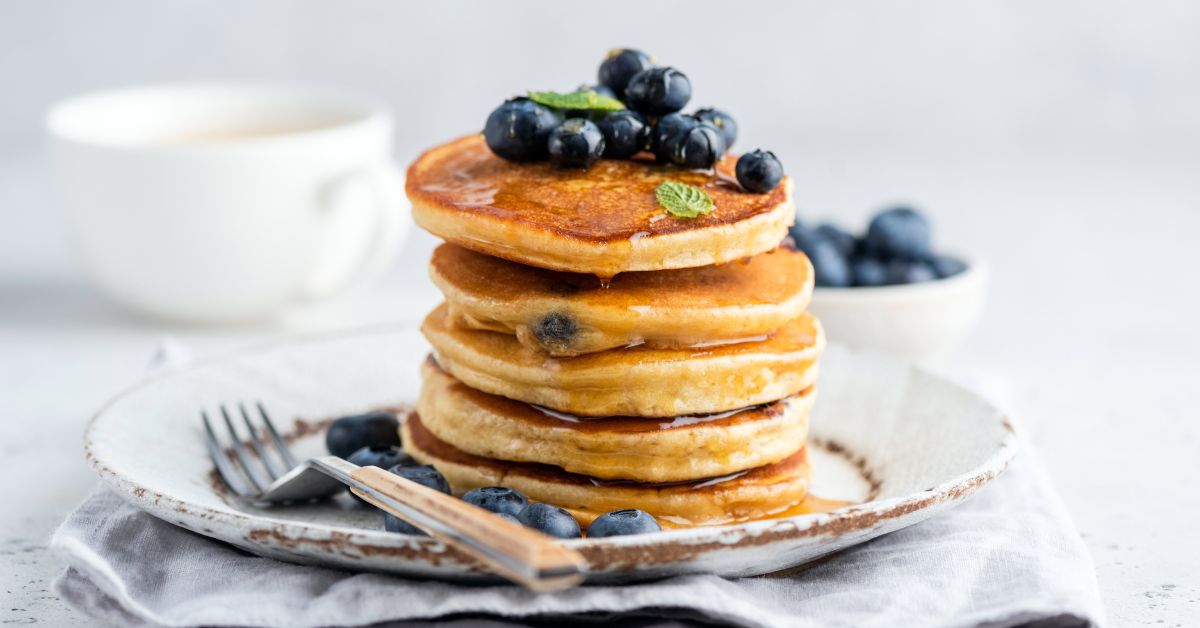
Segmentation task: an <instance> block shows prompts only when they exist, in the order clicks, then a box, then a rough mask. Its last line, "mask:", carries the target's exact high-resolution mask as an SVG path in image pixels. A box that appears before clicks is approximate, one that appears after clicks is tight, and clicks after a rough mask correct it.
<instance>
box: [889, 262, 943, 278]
mask: <svg viewBox="0 0 1200 628" xmlns="http://www.w3.org/2000/svg"><path fill="white" fill-rule="evenodd" d="M935 279H937V273H935V272H934V271H933V267H932V266H930V265H929V264H928V263H927V262H925V261H923V260H919V259H908V258H904V257H897V258H894V259H892V260H890V261H888V263H887V280H888V283H889V284H906V283H923V282H926V281H933V280H935Z"/></svg>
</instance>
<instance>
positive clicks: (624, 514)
mask: <svg viewBox="0 0 1200 628" xmlns="http://www.w3.org/2000/svg"><path fill="white" fill-rule="evenodd" d="M661 531H662V526H660V525H658V520H657V519H655V518H654V516H653V515H651V514H650V513H648V512H646V511H644V510H638V509H637V508H627V509H625V510H614V511H612V512H606V513H604V514H602V515H600V516H599V517H596V520H595V521H593V522H592V524H591V525H589V526H588V529H587V535H588V538H589V539H599V538H603V537H606V536H623V535H626V534H645V533H647V532H661Z"/></svg>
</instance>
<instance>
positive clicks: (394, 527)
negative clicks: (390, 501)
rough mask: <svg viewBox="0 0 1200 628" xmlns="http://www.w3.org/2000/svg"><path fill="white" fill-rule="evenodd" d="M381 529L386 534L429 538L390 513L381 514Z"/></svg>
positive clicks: (418, 529)
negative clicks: (392, 533)
mask: <svg viewBox="0 0 1200 628" xmlns="http://www.w3.org/2000/svg"><path fill="white" fill-rule="evenodd" d="M383 529H384V530H387V531H388V532H399V533H400V534H415V535H417V536H429V535H428V534H425V533H424V532H422V531H421V529H420V528H418V527H417V526H414V525H413V524H411V523H409V522H407V521H405V520H403V519H401V518H400V517H397V516H396V515H393V514H392V513H390V512H385V513H383Z"/></svg>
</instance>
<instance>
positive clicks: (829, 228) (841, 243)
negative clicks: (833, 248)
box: [816, 223, 858, 259]
mask: <svg viewBox="0 0 1200 628" xmlns="http://www.w3.org/2000/svg"><path fill="white" fill-rule="evenodd" d="M816 231H817V235H818V236H820V237H822V238H825V239H826V240H833V243H834V244H836V245H837V247H838V250H839V251H841V252H842V257H845V258H846V259H850V258H851V257H854V251H855V249H856V248H858V242H857V241H856V240H855V239H854V236H852V235H850V234H849V233H848V232H846V231H843V230H842V229H841V228H840V227H838V226H837V225H833V224H830V223H824V224H822V225H819V226H818V227H817V229H816Z"/></svg>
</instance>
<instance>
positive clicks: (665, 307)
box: [429, 244, 813, 356]
mask: <svg viewBox="0 0 1200 628" xmlns="http://www.w3.org/2000/svg"><path fill="white" fill-rule="evenodd" d="M429 275H430V278H431V279H433V283H434V284H436V285H437V287H438V288H439V289H441V291H442V294H444V295H445V296H446V303H447V304H448V305H449V307H450V315H451V316H452V317H453V318H454V320H455V321H456V322H458V323H462V324H463V325H466V326H468V327H472V328H474V329H488V330H491V331H499V332H503V333H507V334H515V335H516V336H517V339H518V340H520V342H521V344H523V345H525V346H526V347H530V348H533V349H541V350H543V351H545V352H547V353H549V354H550V355H554V356H573V355H579V354H582V353H593V352H596V351H603V350H605V349H613V348H617V347H625V346H630V345H637V344H643V343H644V344H646V345H648V346H651V347H657V348H685V347H695V346H706V345H713V344H721V343H728V342H738V341H742V342H744V341H747V340H751V339H756V338H757V339H762V337H765V336H766V335H768V334H770V333H771V332H773V331H775V330H776V329H778V328H780V327H782V326H783V325H784V324H785V323H787V322H788V321H790V320H792V319H794V318H796V317H797V316H800V314H801V313H803V312H804V308H805V306H807V305H808V299H809V297H810V296H811V295H812V281H813V280H812V265H811V264H809V262H808V258H807V257H805V255H804V253H801V252H799V251H796V250H792V249H788V248H783V247H781V248H777V249H775V250H774V251H770V252H767V253H763V254H761V255H756V256H754V257H752V258H750V259H749V260H744V261H737V262H730V263H728V264H721V265H718V266H703V267H700V268H684V269H678V270H660V271H655V272H632V273H623V274H621V275H618V276H617V277H614V278H613V280H612V283H611V285H610V286H609V287H608V288H604V287H601V286H600V282H599V281H598V280H597V279H596V278H595V277H594V276H592V275H583V274H578V273H564V272H559V271H553V270H545V269H542V268H534V267H532V266H525V265H522V264H516V263H513V262H510V261H507V260H503V259H500V258H498V257H491V256H489V255H483V254H480V253H476V252H474V251H471V250H468V249H465V248H463V247H460V246H456V245H454V244H443V245H441V246H439V247H438V248H437V250H435V251H434V252H433V260H432V261H431V262H430V264H429Z"/></svg>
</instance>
